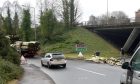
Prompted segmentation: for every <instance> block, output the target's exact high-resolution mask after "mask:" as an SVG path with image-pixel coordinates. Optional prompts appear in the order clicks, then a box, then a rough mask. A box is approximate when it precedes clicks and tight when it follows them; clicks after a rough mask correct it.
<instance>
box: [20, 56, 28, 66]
mask: <svg viewBox="0 0 140 84" xmlns="http://www.w3.org/2000/svg"><path fill="white" fill-rule="evenodd" d="M20 60H21V63H20V64H26V63H27V60H26V59H25V57H24V56H23V55H22V56H21V58H20Z"/></svg>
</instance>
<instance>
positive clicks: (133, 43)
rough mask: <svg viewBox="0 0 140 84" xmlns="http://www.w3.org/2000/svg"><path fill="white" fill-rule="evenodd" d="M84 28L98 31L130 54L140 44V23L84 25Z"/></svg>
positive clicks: (104, 37)
mask: <svg viewBox="0 0 140 84" xmlns="http://www.w3.org/2000/svg"><path fill="white" fill-rule="evenodd" d="M84 28H86V29H88V30H89V31H92V32H95V33H97V34H98V35H100V36H101V37H102V38H103V39H105V40H107V41H108V42H110V43H112V44H113V45H115V46H116V47H117V48H119V49H120V48H123V49H124V51H125V52H127V53H129V54H132V53H133V52H134V51H135V49H136V48H137V47H138V46H139V45H140V24H139V25H122V26H121V25H119V26H84Z"/></svg>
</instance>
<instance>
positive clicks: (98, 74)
mask: <svg viewBox="0 0 140 84" xmlns="http://www.w3.org/2000/svg"><path fill="white" fill-rule="evenodd" d="M76 69H78V70H82V71H86V72H90V73H92V74H97V75H101V76H106V75H105V74H102V73H98V72H94V71H90V70H87V69H83V68H78V67H76Z"/></svg>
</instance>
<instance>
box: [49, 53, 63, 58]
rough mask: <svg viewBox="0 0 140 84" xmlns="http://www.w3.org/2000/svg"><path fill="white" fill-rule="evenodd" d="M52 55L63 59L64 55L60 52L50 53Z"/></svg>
mask: <svg viewBox="0 0 140 84" xmlns="http://www.w3.org/2000/svg"><path fill="white" fill-rule="evenodd" d="M52 57H53V58H55V59H63V58H64V55H63V54H60V53H55V54H52Z"/></svg>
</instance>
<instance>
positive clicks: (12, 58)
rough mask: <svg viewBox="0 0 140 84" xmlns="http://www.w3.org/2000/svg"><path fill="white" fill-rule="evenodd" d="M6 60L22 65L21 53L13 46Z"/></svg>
mask: <svg viewBox="0 0 140 84" xmlns="http://www.w3.org/2000/svg"><path fill="white" fill-rule="evenodd" d="M6 60H7V61H9V62H12V63H13V64H16V65H20V55H19V54H18V53H17V51H16V50H14V49H13V48H11V49H10V50H9V52H8V55H7V57H6Z"/></svg>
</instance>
